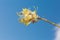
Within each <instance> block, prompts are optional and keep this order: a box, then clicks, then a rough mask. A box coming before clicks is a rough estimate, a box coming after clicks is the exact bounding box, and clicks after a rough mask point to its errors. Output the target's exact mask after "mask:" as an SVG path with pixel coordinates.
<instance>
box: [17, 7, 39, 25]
mask: <svg viewBox="0 0 60 40" xmlns="http://www.w3.org/2000/svg"><path fill="white" fill-rule="evenodd" d="M17 15H18V16H19V17H20V18H19V22H21V23H24V24H25V25H29V24H30V23H31V22H32V23H35V22H37V21H38V18H39V16H38V15H37V14H36V10H34V11H31V10H29V9H27V8H24V9H23V10H22V11H20V12H19V13H17Z"/></svg>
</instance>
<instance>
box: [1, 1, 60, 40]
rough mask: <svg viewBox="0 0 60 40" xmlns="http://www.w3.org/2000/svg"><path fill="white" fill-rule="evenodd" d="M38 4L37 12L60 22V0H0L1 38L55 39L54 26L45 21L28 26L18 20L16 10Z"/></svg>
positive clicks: (4, 39)
mask: <svg viewBox="0 0 60 40" xmlns="http://www.w3.org/2000/svg"><path fill="white" fill-rule="evenodd" d="M33 6H38V10H37V14H38V15H39V16H41V17H44V18H47V19H49V20H51V21H53V22H56V23H59V22H60V0H0V40H53V39H54V37H55V36H54V33H55V31H54V26H53V25H51V24H49V23H46V22H44V21H40V22H37V23H35V24H30V25H29V26H28V27H26V26H25V25H23V24H21V23H19V22H18V16H17V15H16V12H18V11H21V9H22V8H25V7H26V8H31V9H33Z"/></svg>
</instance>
